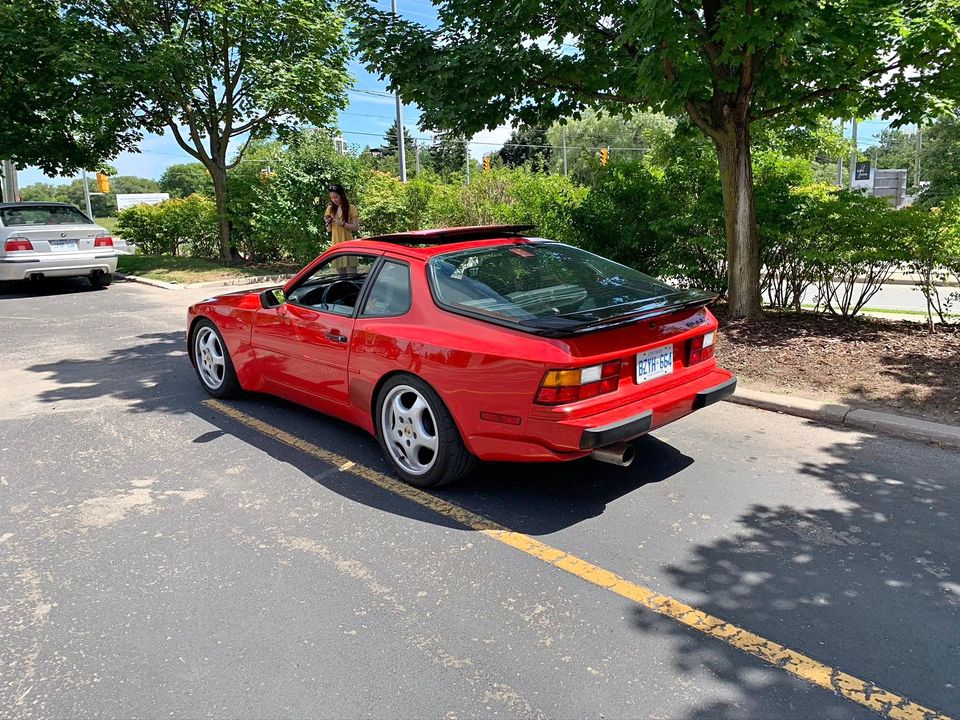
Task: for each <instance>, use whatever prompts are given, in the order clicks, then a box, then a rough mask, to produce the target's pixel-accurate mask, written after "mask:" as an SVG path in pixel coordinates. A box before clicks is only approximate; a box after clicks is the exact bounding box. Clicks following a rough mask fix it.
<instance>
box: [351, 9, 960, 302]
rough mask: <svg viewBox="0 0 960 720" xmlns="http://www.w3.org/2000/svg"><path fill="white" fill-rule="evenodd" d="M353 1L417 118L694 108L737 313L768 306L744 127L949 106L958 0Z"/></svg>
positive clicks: (358, 29) (366, 34)
mask: <svg viewBox="0 0 960 720" xmlns="http://www.w3.org/2000/svg"><path fill="white" fill-rule="evenodd" d="M351 7H352V8H353V10H354V13H355V15H356V20H357V21H356V22H355V23H354V24H353V25H352V26H351V27H352V30H351V32H352V33H353V37H354V39H355V41H356V43H357V45H358V47H359V49H360V52H361V55H362V58H363V60H364V61H365V62H366V64H367V65H368V67H370V68H371V69H372V70H374V71H376V72H379V73H381V74H382V75H386V76H389V77H390V89H397V88H403V93H404V97H406V98H407V99H408V100H409V101H411V102H415V103H417V104H418V105H419V106H420V107H421V108H422V110H423V114H422V116H421V120H420V122H421V123H422V124H423V125H424V127H428V128H430V127H433V128H447V129H451V130H454V131H456V132H460V133H464V134H469V133H472V132H474V131H476V130H479V129H481V128H483V127H487V128H491V129H492V128H494V127H496V126H497V125H499V124H500V123H502V122H503V121H504V120H505V119H506V118H508V117H509V118H513V120H514V121H515V122H526V123H530V124H534V123H538V122H541V123H542V122H544V121H547V120H556V119H559V118H567V117H570V118H576V117H577V116H578V115H579V114H580V113H582V112H583V111H584V110H585V109H588V108H595V109H602V110H605V111H608V112H610V113H614V114H616V113H620V114H623V113H629V112H631V111H634V110H645V109H647V108H651V107H652V108H654V109H657V110H662V111H664V112H667V113H668V114H679V113H685V114H686V115H687V116H688V117H689V118H690V120H691V121H692V122H693V123H694V124H695V125H696V127H697V128H699V130H700V131H702V132H703V133H704V134H705V135H706V136H707V137H709V138H710V140H711V142H712V143H713V145H714V150H715V152H716V155H717V159H718V162H719V166H720V177H721V182H722V188H723V201H724V202H723V207H724V220H725V233H726V242H727V256H728V267H729V270H728V276H729V288H730V289H729V297H730V312H731V315H732V316H733V317H743V316H752V315H755V314H757V313H758V312H759V309H760V289H759V276H760V266H759V243H758V229H757V220H756V209H755V206H754V192H753V166H752V160H751V131H752V126H753V124H754V123H755V122H758V121H769V120H771V119H773V118H778V117H779V118H783V120H784V123H785V124H790V125H797V124H803V123H805V122H806V121H808V120H810V119H811V118H812V117H814V116H820V115H826V116H828V117H849V116H850V115H851V114H852V113H853V112H854V110H855V109H858V110H859V112H860V113H867V112H883V111H890V110H896V111H897V112H898V113H900V117H901V118H902V119H903V120H904V121H906V120H909V119H911V118H915V117H916V116H917V115H918V114H919V113H920V112H921V111H922V110H923V108H924V107H926V106H929V105H938V106H940V107H943V106H946V105H949V103H950V102H951V101H950V98H951V97H956V92H955V88H956V82H957V74H958V73H957V71H958V69H960V52H957V46H958V42H960V41H958V37H960V33H958V31H957V30H958V25H960V18H958V15H960V7H958V5H957V3H956V2H955V0H936V1H931V2H917V3H903V2H902V1H901V0H821V1H820V2H810V1H809V0H777V2H766V3H756V2H755V0H637V2H634V3H628V4H624V3H621V2H619V1H618V0H599V1H598V2H594V3H586V4H582V3H566V4H561V5H558V4H557V3H554V2H548V1H547V0H519V1H518V2H516V3H513V4H512V5H511V11H510V12H509V13H504V12H503V10H502V8H501V7H500V6H499V5H498V4H496V3H489V2H487V1H486V0H446V1H445V2H443V3H441V5H440V8H439V19H440V22H439V26H438V27H435V28H428V27H424V26H421V25H418V24H416V23H413V22H411V21H409V20H406V19H402V18H399V17H396V16H394V15H392V14H390V13H387V12H385V11H380V10H377V9H376V8H374V7H371V6H370V5H368V4H367V3H364V2H361V0H353V2H352V4H351Z"/></svg>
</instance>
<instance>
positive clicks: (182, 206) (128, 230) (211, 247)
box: [117, 195, 220, 258]
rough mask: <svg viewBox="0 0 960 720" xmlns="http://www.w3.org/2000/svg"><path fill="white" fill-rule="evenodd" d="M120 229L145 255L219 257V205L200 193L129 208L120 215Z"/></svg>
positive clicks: (118, 229) (118, 216) (118, 219)
mask: <svg viewBox="0 0 960 720" xmlns="http://www.w3.org/2000/svg"><path fill="white" fill-rule="evenodd" d="M117 231H118V232H119V234H120V235H121V236H122V237H123V238H124V239H125V240H126V241H127V242H128V243H129V244H132V245H136V248H137V252H138V253H140V254H142V255H166V254H169V255H180V254H186V255H190V256H192V257H201V258H217V257H219V251H220V234H219V229H218V225H217V207H216V204H215V203H214V202H213V201H212V200H209V199H207V198H205V197H202V196H200V195H190V196H189V197H186V198H179V199H175V200H166V201H164V202H162V203H158V204H156V205H135V206H133V207H131V208H127V209H126V210H123V211H121V212H120V213H119V214H118V215H117Z"/></svg>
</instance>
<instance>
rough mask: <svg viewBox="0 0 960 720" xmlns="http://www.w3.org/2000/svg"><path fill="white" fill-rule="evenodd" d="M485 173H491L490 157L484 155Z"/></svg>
mask: <svg viewBox="0 0 960 720" xmlns="http://www.w3.org/2000/svg"><path fill="white" fill-rule="evenodd" d="M483 171H484V172H490V156H489V155H484V157H483Z"/></svg>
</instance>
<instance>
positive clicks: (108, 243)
mask: <svg viewBox="0 0 960 720" xmlns="http://www.w3.org/2000/svg"><path fill="white" fill-rule="evenodd" d="M93 246H94V247H113V238H112V237H110V236H109V235H97V237H96V239H95V240H94V241H93Z"/></svg>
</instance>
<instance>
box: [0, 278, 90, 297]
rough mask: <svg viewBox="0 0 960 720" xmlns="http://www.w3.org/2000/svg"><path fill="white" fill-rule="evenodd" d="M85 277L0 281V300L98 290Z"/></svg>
mask: <svg viewBox="0 0 960 720" xmlns="http://www.w3.org/2000/svg"><path fill="white" fill-rule="evenodd" d="M99 291H100V288H95V287H93V285H91V284H90V281H89V280H87V279H86V278H81V277H76V278H72V277H71V278H47V279H44V280H15V281H9V280H8V281H6V282H0V300H22V299H23V298H25V297H48V296H51V295H72V294H74V293H82V292H99Z"/></svg>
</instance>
